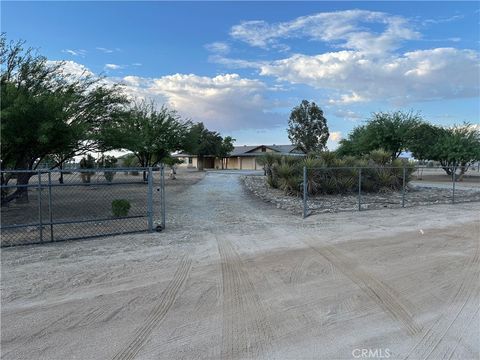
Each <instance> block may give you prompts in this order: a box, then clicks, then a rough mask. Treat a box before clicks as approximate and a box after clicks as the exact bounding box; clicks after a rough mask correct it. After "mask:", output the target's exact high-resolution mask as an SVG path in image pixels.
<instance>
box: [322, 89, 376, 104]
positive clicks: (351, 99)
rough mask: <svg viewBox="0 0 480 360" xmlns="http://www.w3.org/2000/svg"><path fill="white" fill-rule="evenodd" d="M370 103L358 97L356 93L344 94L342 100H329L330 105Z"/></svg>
mask: <svg viewBox="0 0 480 360" xmlns="http://www.w3.org/2000/svg"><path fill="white" fill-rule="evenodd" d="M365 101H368V99H367V98H365V97H363V96H361V95H358V94H357V93H356V92H355V91H352V93H351V94H343V95H341V96H340V99H330V100H328V102H329V104H351V103H357V102H365Z"/></svg>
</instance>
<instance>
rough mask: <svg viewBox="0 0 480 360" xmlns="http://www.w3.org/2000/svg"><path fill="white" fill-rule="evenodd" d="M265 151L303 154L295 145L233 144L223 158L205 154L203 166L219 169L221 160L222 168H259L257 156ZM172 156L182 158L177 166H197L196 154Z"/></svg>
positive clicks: (261, 167)
mask: <svg viewBox="0 0 480 360" xmlns="http://www.w3.org/2000/svg"><path fill="white" fill-rule="evenodd" d="M265 153H276V154H279V155H285V156H305V153H304V152H303V151H301V150H300V149H298V148H297V146H295V145H275V144H274V145H249V146H247V145H244V146H235V148H234V149H233V151H232V152H231V153H230V154H229V155H228V156H227V157H226V158H225V159H220V158H217V157H214V156H205V157H204V159H203V167H204V168H205V169H221V168H222V160H223V164H224V165H223V168H224V169H237V170H261V169H263V166H262V165H260V164H259V163H258V157H259V156H262V155H264V154H265ZM172 156H174V157H176V158H178V159H180V160H183V164H180V165H179V167H187V168H197V156H196V155H189V154H186V153H178V154H173V155H172Z"/></svg>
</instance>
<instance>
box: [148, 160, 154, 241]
mask: <svg viewBox="0 0 480 360" xmlns="http://www.w3.org/2000/svg"><path fill="white" fill-rule="evenodd" d="M147 216H148V231H149V232H152V231H153V176H152V168H151V167H149V168H148V192H147Z"/></svg>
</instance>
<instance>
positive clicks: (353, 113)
mask: <svg viewBox="0 0 480 360" xmlns="http://www.w3.org/2000/svg"><path fill="white" fill-rule="evenodd" d="M479 8H480V7H479V4H478V2H302V3H291V2H278V3H274V2H266V3H259V2H229V3H227V2H196V3H190V2H180V3H173V2H2V4H1V10H2V12H1V20H2V24H1V27H2V31H3V32H6V33H7V37H8V38H9V39H24V40H26V41H27V43H28V45H30V46H32V47H38V48H39V49H40V52H41V53H42V54H44V55H45V56H47V57H48V59H50V60H66V61H68V63H67V65H66V66H67V67H68V69H69V70H70V71H72V72H79V71H83V70H85V69H87V70H88V71H91V72H92V73H94V74H104V75H106V76H107V77H108V78H111V79H112V80H113V81H121V82H123V83H125V86H126V91H127V92H128V93H129V94H130V95H132V96H136V97H139V98H153V99H155V100H156V101H157V102H158V103H159V104H163V103H165V104H168V105H169V106H170V107H172V108H175V109H176V110H178V111H179V112H180V113H181V114H182V115H183V116H185V117H189V118H191V119H192V120H194V121H203V122H204V123H205V124H206V125H207V127H209V128H211V129H214V130H218V131H220V132H221V133H222V134H224V135H232V136H233V137H235V138H236V139H237V145H243V144H261V143H264V144H265V143H276V144H279V143H288V138H287V134H286V127H287V122H288V116H289V112H290V110H291V108H292V107H293V106H295V105H297V104H298V103H300V101H301V100H302V99H308V100H311V101H315V102H316V103H317V104H318V105H319V106H320V107H322V109H323V110H324V112H325V116H326V118H327V120H328V125H329V128H330V132H331V133H332V136H331V140H330V141H329V147H330V148H332V149H333V148H335V147H336V144H337V142H338V140H339V139H340V138H341V137H345V136H347V134H348V133H349V131H351V129H352V128H353V127H355V126H357V125H359V124H361V123H362V122H363V121H365V120H366V119H368V117H369V116H370V114H371V113H372V112H376V111H390V110H397V109H398V110H406V111H408V110H414V111H421V113H422V114H423V116H424V118H425V119H427V120H429V121H431V122H434V123H438V124H443V125H450V124H454V123H457V124H459V123H462V122H464V121H467V122H471V123H479V112H480V111H479V105H478V104H479V82H480V73H479V59H480V55H479V47H480V37H479V34H480V25H479V23H480V13H479Z"/></svg>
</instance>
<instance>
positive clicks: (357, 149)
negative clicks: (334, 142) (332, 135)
mask: <svg viewBox="0 0 480 360" xmlns="http://www.w3.org/2000/svg"><path fill="white" fill-rule="evenodd" d="M339 144H340V146H339V147H338V148H337V150H335V152H336V153H337V155H339V156H363V155H366V154H368V153H369V152H370V151H371V146H370V144H369V142H368V137H367V131H366V129H365V125H362V126H357V127H355V128H354V129H353V130H352V132H350V134H349V135H348V138H346V139H341V140H340V143H339Z"/></svg>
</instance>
